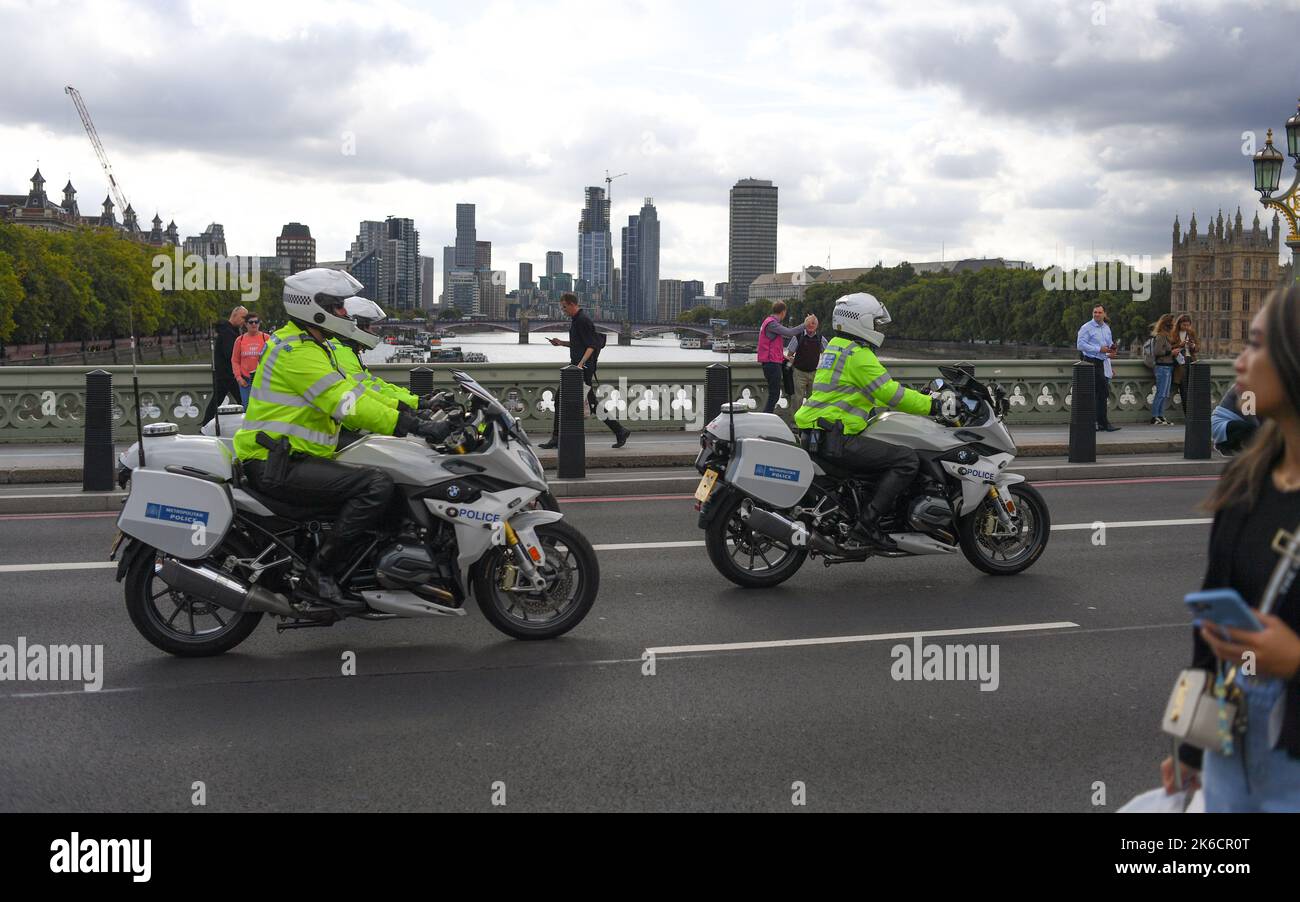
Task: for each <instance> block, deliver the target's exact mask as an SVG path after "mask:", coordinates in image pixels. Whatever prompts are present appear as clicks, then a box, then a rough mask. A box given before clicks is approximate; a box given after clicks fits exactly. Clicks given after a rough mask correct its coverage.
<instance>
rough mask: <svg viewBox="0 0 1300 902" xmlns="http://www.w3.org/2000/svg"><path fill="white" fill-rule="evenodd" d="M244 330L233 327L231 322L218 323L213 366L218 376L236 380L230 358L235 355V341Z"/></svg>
mask: <svg viewBox="0 0 1300 902" xmlns="http://www.w3.org/2000/svg"><path fill="white" fill-rule="evenodd" d="M241 331H242V330H241V329H239V328H237V327H235V326H232V325H231V324H230V322H229V321H226V322H224V323H217V340H216V341H215V342H213V344H212V366H213V368H214V369H215V370H216V373H217V375H218V376H224V377H225V378H227V379H230V380H232V381H233V380H234V378H235V371H234V370H233V369H231V368H230V357H231V355H232V354H234V353H235V339H237V338H239V335H240V332H241Z"/></svg>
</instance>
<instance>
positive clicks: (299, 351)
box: [235, 323, 397, 460]
mask: <svg viewBox="0 0 1300 902" xmlns="http://www.w3.org/2000/svg"><path fill="white" fill-rule="evenodd" d="M341 425H345V426H347V427H348V428H349V429H357V430H361V429H364V430H367V431H369V432H378V433H381V434H383V435H392V434H393V429H394V428H395V427H396V425H397V410H396V409H395V408H394V407H388V406H385V405H384V404H382V403H381V402H380V401H379V400H378V398H377V396H376V395H375V393H374V392H370V391H367V390H366V389H365V388H364V387H363V386H361V385H360V384H359V383H358V382H357V381H356V380H355V379H353V378H351V377H349V376H345V375H343V373H342V372H341V371H340V370H339V366H338V362H337V361H336V360H335V358H334V355H333V353H332V352H331V349H330V348H329V347H328V346H327V345H325V344H321V343H319V342H317V341H316V340H315V339H313V338H312V337H311V336H310V335H309V334H307V332H305V331H304V330H303V329H301V328H300V327H299V326H297V325H296V324H294V323H289V324H288V325H287V326H285V327H284V328H283V329H280V330H279V331H277V332H276V333H275V334H274V335H272V336H271V341H270V342H269V343H268V345H267V348H266V353H265V354H263V355H262V360H261V362H259V363H258V365H257V371H256V372H255V373H254V374H253V384H252V389H251V391H250V392H249V401H248V409H247V410H246V411H244V428H242V429H240V430H239V431H238V432H236V433H235V456H237V457H238V458H239V459H240V460H265V459H266V456H267V453H268V452H267V450H266V449H265V448H263V447H262V446H261V445H259V444H258V443H257V433H258V432H265V433H266V434H267V435H269V436H270V437H271V438H273V439H274V438H280V437H281V436H284V437H286V438H288V440H289V445H290V446H291V447H292V448H293V450H295V451H302V452H304V453H306V454H313V455H315V456H316V457H333V456H334V449H335V445H336V444H337V442H338V433H339V429H340V426H341Z"/></svg>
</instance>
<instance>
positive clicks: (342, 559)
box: [298, 536, 347, 606]
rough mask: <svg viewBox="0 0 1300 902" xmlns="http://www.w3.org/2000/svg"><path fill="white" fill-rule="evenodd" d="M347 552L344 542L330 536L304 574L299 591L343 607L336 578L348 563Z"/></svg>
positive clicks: (341, 595)
mask: <svg viewBox="0 0 1300 902" xmlns="http://www.w3.org/2000/svg"><path fill="white" fill-rule="evenodd" d="M346 554H347V550H346V547H345V546H344V544H343V543H342V542H340V541H339V540H338V539H336V538H334V537H333V536H330V537H329V538H328V539H326V540H325V541H324V542H323V543H322V544H321V546H320V548H319V549H317V551H316V555H315V556H314V557H313V558H312V559H311V562H310V563H309V564H308V565H307V570H306V572H305V573H303V576H302V582H301V583H299V586H298V588H299V590H300V591H301V592H303V593H304V594H306V595H310V596H311V597H313V598H317V599H319V600H321V601H323V602H325V603H326V604H329V605H336V606H339V605H342V604H343V603H344V601H343V593H342V592H341V591H340V590H339V584H338V583H337V582H335V580H334V577H335V575H336V574H337V573H338V571H339V570H340V569H341V568H342V567H343V565H344V564H345V563H347V559H346Z"/></svg>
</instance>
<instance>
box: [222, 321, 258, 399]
mask: <svg viewBox="0 0 1300 902" xmlns="http://www.w3.org/2000/svg"><path fill="white" fill-rule="evenodd" d="M265 351H266V333H265V332H263V331H262V319H261V317H259V316H258V315H257V314H256V313H250V314H248V316H246V317H244V334H243V335H241V336H239V337H238V338H236V339H235V347H234V350H232V351H231V354H230V369H231V371H232V372H233V373H234V374H235V381H236V382H238V383H239V403H241V404H242V405H244V409H245V410H247V409H248V393H249V391H250V390H251V387H252V385H253V373H255V372H257V364H258V361H260V360H261V359H262V354H263V352H265Z"/></svg>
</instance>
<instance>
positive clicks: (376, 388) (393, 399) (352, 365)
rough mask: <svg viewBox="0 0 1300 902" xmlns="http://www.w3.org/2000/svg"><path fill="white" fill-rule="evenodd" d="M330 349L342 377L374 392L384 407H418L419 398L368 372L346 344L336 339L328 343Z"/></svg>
mask: <svg viewBox="0 0 1300 902" xmlns="http://www.w3.org/2000/svg"><path fill="white" fill-rule="evenodd" d="M330 347H332V348H333V349H334V359H335V360H337V361H338V364H339V370H340V371H342V373H343V375H345V376H351V377H352V378H353V379H355V380H357V382H359V383H361V384H362V385H364V386H365V387H366V390H367V391H371V392H374V393H375V395H376V396H378V398H379V400H380V401H383V402H384V406H385V407H393V408H396V407H397V405H398V404H405V405H406V406H407V407H409V408H411V409H412V410H415V409H416V408H417V407H419V406H420V399H419V397H417V396H416V395H414V394H412V393H411V392H409V391H407V390H406V389H404V388H402V387H401V386H400V385H394V384H393V383H391V382H385V381H384V380H383V379H380V378H379V377H378V376H376V375H375V374H374V373H372V372H370V370H369V369H367V368H366V365H365V364H364V363H362V362H361V356H360V355H359V354H357V352H356V351H354V350H353V349H352V348H351V347H350V346H348V345H347V344H344V343H343V342H341V341H339V340H338V339H337V338H336V339H333V340H331V341H330Z"/></svg>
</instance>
